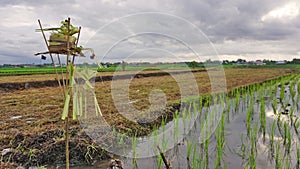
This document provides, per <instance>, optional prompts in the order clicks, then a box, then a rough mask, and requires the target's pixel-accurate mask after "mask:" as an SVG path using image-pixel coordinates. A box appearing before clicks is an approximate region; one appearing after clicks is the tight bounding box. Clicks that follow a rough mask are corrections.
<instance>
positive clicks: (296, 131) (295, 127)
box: [293, 117, 300, 140]
mask: <svg viewBox="0 0 300 169" xmlns="http://www.w3.org/2000/svg"><path fill="white" fill-rule="evenodd" d="M293 127H294V131H295V133H296V135H297V136H298V140H300V136H299V131H298V129H299V128H300V121H299V118H298V117H296V119H295V121H294V124H293Z"/></svg>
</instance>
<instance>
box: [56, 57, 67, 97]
mask: <svg viewBox="0 0 300 169" xmlns="http://www.w3.org/2000/svg"><path fill="white" fill-rule="evenodd" d="M57 59H58V63H59V66H60V74H61V78H62V81H63V92H64V96H66V82H65V78H64V73H63V69H62V63H61V60H60V56H59V54H57Z"/></svg>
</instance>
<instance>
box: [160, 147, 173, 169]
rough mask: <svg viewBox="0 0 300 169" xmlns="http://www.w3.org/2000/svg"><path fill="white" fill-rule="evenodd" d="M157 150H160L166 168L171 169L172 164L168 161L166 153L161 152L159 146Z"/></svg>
mask: <svg viewBox="0 0 300 169" xmlns="http://www.w3.org/2000/svg"><path fill="white" fill-rule="evenodd" d="M157 149H158V151H159V154H160V156H161V157H162V159H163V162H164V163H165V166H166V168H167V169H170V164H169V163H168V160H167V159H166V157H165V155H164V153H163V152H162V151H161V149H160V148H159V146H157Z"/></svg>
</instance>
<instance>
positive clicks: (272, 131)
mask: <svg viewBox="0 0 300 169" xmlns="http://www.w3.org/2000/svg"><path fill="white" fill-rule="evenodd" d="M275 134H276V122H275V121H274V122H273V123H272V125H271V128H270V134H269V137H270V138H269V144H270V145H269V146H270V154H271V157H272V158H274V153H275V152H274V151H275Z"/></svg>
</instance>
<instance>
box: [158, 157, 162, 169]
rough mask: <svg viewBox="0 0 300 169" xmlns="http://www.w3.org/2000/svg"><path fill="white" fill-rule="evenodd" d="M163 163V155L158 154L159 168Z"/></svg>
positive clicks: (159, 168)
mask: <svg viewBox="0 0 300 169" xmlns="http://www.w3.org/2000/svg"><path fill="white" fill-rule="evenodd" d="M162 165H163V159H162V156H157V168H158V169H161V168H162Z"/></svg>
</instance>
